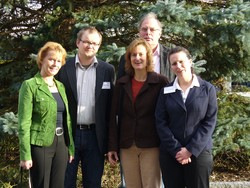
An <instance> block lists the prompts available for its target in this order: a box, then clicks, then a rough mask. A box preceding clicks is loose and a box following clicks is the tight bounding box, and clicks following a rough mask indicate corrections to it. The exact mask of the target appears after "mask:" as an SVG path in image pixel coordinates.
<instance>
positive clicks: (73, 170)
mask: <svg viewBox="0 0 250 188" xmlns="http://www.w3.org/2000/svg"><path fill="white" fill-rule="evenodd" d="M80 161H81V170H82V185H83V187H84V188H100V187H101V179H102V174H103V169H104V155H103V154H101V153H100V150H99V148H98V144H97V138H96V133H95V130H79V129H77V130H76V135H75V156H74V160H73V161H72V162H71V163H68V166H67V170H66V175H65V188H76V179H77V170H78V166H79V163H80Z"/></svg>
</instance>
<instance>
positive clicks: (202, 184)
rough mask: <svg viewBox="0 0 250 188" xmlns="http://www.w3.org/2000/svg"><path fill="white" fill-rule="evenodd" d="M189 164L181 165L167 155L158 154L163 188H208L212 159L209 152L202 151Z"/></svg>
mask: <svg viewBox="0 0 250 188" xmlns="http://www.w3.org/2000/svg"><path fill="white" fill-rule="evenodd" d="M191 160H192V161H191V163H188V164H186V165H181V164H180V163H179V162H177V160H176V159H175V158H173V157H172V156H170V155H169V154H167V153H162V152H161V153H160V166H161V171H162V177H163V182H164V186H165V188H185V187H186V188H209V176H210V174H211V171H212V166H213V157H212V154H211V152H210V151H203V152H202V153H201V154H200V155H199V156H198V157H197V158H196V157H194V156H192V157H191Z"/></svg>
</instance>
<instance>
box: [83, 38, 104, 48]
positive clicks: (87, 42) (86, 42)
mask: <svg viewBox="0 0 250 188" xmlns="http://www.w3.org/2000/svg"><path fill="white" fill-rule="evenodd" d="M80 41H81V42H82V43H83V44H85V45H88V46H91V45H93V46H94V47H97V46H99V45H100V44H98V43H95V42H90V41H87V40H82V39H80Z"/></svg>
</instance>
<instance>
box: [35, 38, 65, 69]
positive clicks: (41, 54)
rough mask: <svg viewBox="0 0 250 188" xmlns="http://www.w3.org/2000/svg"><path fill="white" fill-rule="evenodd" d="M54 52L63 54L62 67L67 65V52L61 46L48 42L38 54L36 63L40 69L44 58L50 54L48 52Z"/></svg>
mask: <svg viewBox="0 0 250 188" xmlns="http://www.w3.org/2000/svg"><path fill="white" fill-rule="evenodd" d="M52 50H53V51H56V52H57V53H60V54H62V65H64V64H65V63H66V56H67V52H66V50H65V49H64V48H63V47H62V45H61V44H59V43H57V42H51V41H50V42H47V43H46V44H45V45H44V46H43V47H42V48H40V50H39V52H38V54H37V59H36V63H37V65H38V68H39V69H41V66H42V62H43V60H44V58H45V57H46V55H47V54H48V52H49V51H52Z"/></svg>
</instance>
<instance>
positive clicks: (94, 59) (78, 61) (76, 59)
mask: <svg viewBox="0 0 250 188" xmlns="http://www.w3.org/2000/svg"><path fill="white" fill-rule="evenodd" d="M97 64H98V60H97V58H96V56H95V57H94V58H93V62H92V64H91V65H90V66H97ZM77 65H79V66H81V63H80V60H79V57H78V54H77V55H76V57H75V66H76V67H77Z"/></svg>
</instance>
